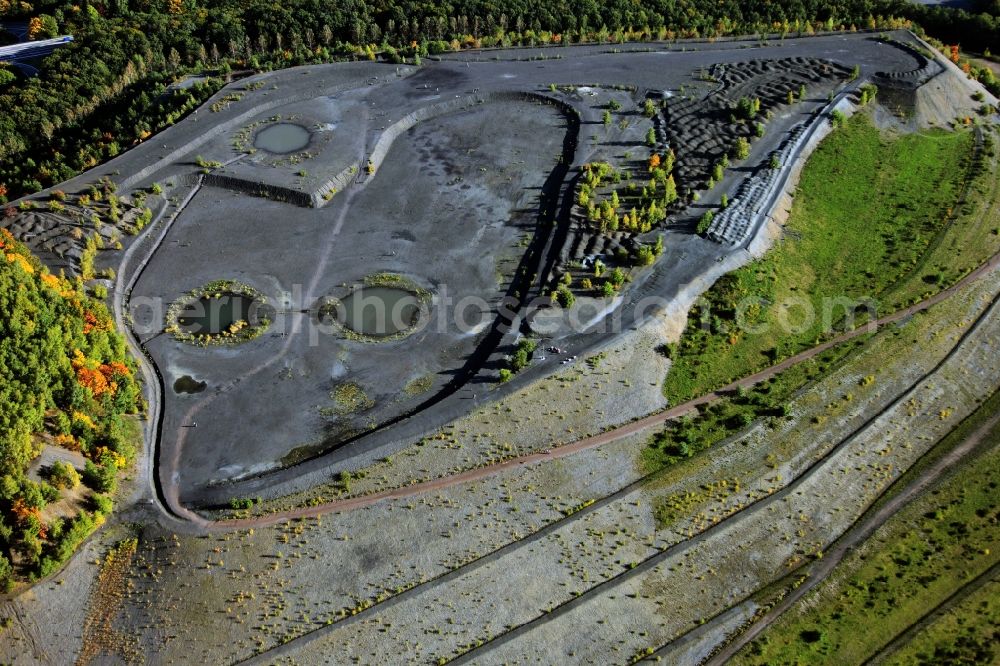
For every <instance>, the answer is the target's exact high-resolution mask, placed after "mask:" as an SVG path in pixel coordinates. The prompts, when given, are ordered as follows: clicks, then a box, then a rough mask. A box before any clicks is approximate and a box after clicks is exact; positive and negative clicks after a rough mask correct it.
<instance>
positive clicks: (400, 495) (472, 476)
mask: <svg viewBox="0 0 1000 666" xmlns="http://www.w3.org/2000/svg"><path fill="white" fill-rule="evenodd" d="M998 267H1000V253H997V254H995V255H993V257H991V258H990V259H989V260H988V261H987V262H985V263H983V264H982V265H980V266H979V267H978V268H976V269H974V270H973V271H972V272H970V273H969V274H968V275H966V276H965V277H964V278H962V279H961V280H959V281H958V282H956V283H955V284H954V285H952V286H951V287H948V288H947V289H944V290H942V291H939V292H938V293H936V294H934V295H933V296H931V297H930V298H928V299H927V300H924V301H921V302H919V303H915V304H914V305H911V306H909V307H906V308H903V309H902V310H898V311H896V312H894V313H892V314H889V315H886V316H885V317H881V318H879V319H877V320H875V321H873V322H870V323H869V324H866V325H865V326H862V327H859V328H856V329H854V330H851V331H848V332H846V333H842V334H841V335H838V336H837V337H835V338H832V339H831V340H829V341H827V342H824V343H822V344H820V345H817V346H815V347H812V348H810V349H807V350H805V351H802V352H799V353H798V354H795V355H794V356H791V357H789V358H787V359H785V360H784V361H781V362H780V363H777V364H775V365H772V366H770V367H768V368H765V369H764V370H761V371H760V372H756V373H754V374H752V375H749V376H747V377H744V378H743V379H738V380H736V381H735V382H732V383H730V384H728V385H726V386H724V387H722V388H721V389H719V390H717V391H712V392H711V393H707V394H705V395H702V396H699V397H697V398H694V399H692V400H688V401H687V402H684V403H681V404H679V405H676V406H674V407H671V408H670V409H667V410H664V411H662V412H657V413H655V414H652V415H650V416H647V417H645V418H642V419H639V420H638V421H633V422H632V423H628V424H626V425H623V426H621V427H619V428H615V429H613V430H609V431H607V432H603V433H600V434H598V435H594V436H592V437H587V438H584V439H580V440H577V441H575V442H573V443H571V444H565V445H563V446H558V447H555V448H552V449H550V450H548V451H543V452H539V453H531V454H528V455H524V456H520V457H517V458H511V459H510V460H506V461H504V462H501V463H496V464H494V465H486V466H484V467H477V468H475V469H470V470H467V471H465V472H460V473H458V474H453V475H451V476H446V477H442V478H439V479H433V480H431V481H424V482H422V483H415V484H413V485H409V486H405V487H402V488H394V489H392V490H386V491H383V492H379V493H373V494H371V495H363V496H360V497H352V498H348V499H342V500H334V501H331V502H325V503H323V504H317V505H315V506H307V507H301V508H297V509H290V510H288V511H281V512H277V513H273V514H269V515H266V516H257V517H253V518H235V519H225V520H209V519H207V518H204V517H203V516H200V515H195V516H194V517H191V518H190V520H191V522H193V523H194V524H196V525H198V526H199V527H201V528H203V529H205V530H207V531H227V530H235V529H246V528H250V527H265V526H268V525H275V524H277V523H281V522H285V521H287V520H291V519H295V518H314V517H317V516H322V515H325V514H328V513H334V512H345V511H353V510H356V509H361V508H364V507H367V506H371V505H373V504H376V503H378V502H384V501H387V500H394V499H405V498H409V497H414V496H417V495H423V494H425V493H431V492H436V491H439V490H443V489H446V488H452V487H454V486H459V485H464V484H467V483H471V482H473V481H481V480H483V479H487V478H490V477H493V476H496V475H498V474H501V473H503V472H506V471H508V470H511V469H516V468H518V467H521V466H522V465H534V464H537V463H542V462H546V461H549V460H557V459H559V458H565V457H567V456H571V455H573V454H575V453H579V452H580V451H586V450H587V449H592V448H595V447H598V446H602V445H604V444H608V443H610V442H614V441H618V440H620V439H622V438H624V437H628V436H630V435H634V434H636V433H640V432H643V431H645V430H649V429H651V428H655V427H658V426H662V425H663V424H664V423H666V422H667V421H669V420H671V419H675V418H677V417H679V416H683V415H684V414H687V413H689V412H691V411H693V410H694V409H696V408H697V407H699V406H701V405H705V404H708V403H710V402H714V401H715V400H718V399H719V398H720V397H722V396H723V395H724V394H725V393H727V392H731V391H734V390H736V389H737V388H739V387H750V386H753V385H755V384H758V383H760V382H763V381H766V380H768V379H771V378H772V377H774V376H775V375H778V374H780V373H781V372H783V371H785V370H787V369H789V368H791V367H793V366H795V365H798V364H799V363H802V362H803V361H807V360H809V359H812V358H814V357H816V356H818V355H819V354H822V353H823V352H825V351H826V350H828V349H830V348H832V347H835V346H837V345H839V344H842V343H844V342H847V341H848V340H852V339H854V338H856V337H858V336H861V335H866V334H868V333H874V332H875V331H876V330H878V329H879V328H880V327H882V326H885V325H887V324H891V323H894V322H898V321H900V320H903V319H906V318H907V317H910V316H912V315H914V314H916V313H918V312H923V311H924V310H927V309H928V308H930V307H932V306H934V305H936V304H938V303H940V302H942V301H944V300H946V299H947V298H950V297H951V296H952V295H954V294H955V292H957V291H959V290H960V289H962V288H963V287H965V286H967V285H969V284H971V283H972V282H974V281H976V280H978V279H980V278H981V277H983V276H984V275H986V274H988V273H990V272H992V271H993V270H996V269H997V268H998ZM178 508H180V509H182V510H183V512H184V513H185V514H186V515H188V516H191V515H192V512H191V511H190V510H188V509H184V508H183V507H178Z"/></svg>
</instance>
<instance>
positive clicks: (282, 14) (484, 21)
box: [0, 0, 1000, 203]
mask: <svg viewBox="0 0 1000 666" xmlns="http://www.w3.org/2000/svg"><path fill="white" fill-rule="evenodd" d="M996 5H997V0H983V1H982V2H981V9H982V10H983V11H982V12H978V11H977V12H975V13H971V12H964V11H955V10H951V9H944V8H928V7H921V6H915V5H912V4H911V3H909V2H906V1H905V0H888V1H886V0H791V1H789V2H781V3H776V2H771V1H770V0H741V1H737V0H644V1H643V2H634V1H633V0H611V1H609V2H596V0H559V1H558V2H557V1H556V0H531V1H530V2H529V1H528V0H504V1H501V2H483V1H482V0H451V1H446V2H441V3H426V2H416V1H414V0H346V1H344V2H338V3H330V2H320V0H292V1H291V2H283V3H274V2H265V1H264V0H109V1H88V0H84V1H83V2H79V3H72V2H67V1H65V0H40V1H38V2H35V3H34V4H32V3H29V2H24V1H21V0H0V18H14V19H18V20H22V21H27V22H28V23H29V32H31V33H32V34H34V35H35V36H37V37H46V36H49V35H53V34H66V33H68V34H73V35H74V36H75V37H76V41H75V42H74V43H73V44H72V45H71V46H68V47H64V48H61V49H58V50H57V51H56V52H55V53H54V54H53V55H51V56H49V57H48V58H47V59H46V60H45V61H44V63H42V66H41V75H40V76H39V77H37V78H34V79H30V80H24V79H22V78H18V77H15V76H14V75H13V73H12V71H11V70H5V69H4V68H2V67H0V203H2V201H3V199H2V197H3V196H7V197H10V198H13V197H17V196H21V195H22V194H25V193H30V192H33V191H37V190H38V189H41V188H43V187H47V186H50V185H52V184H54V183H57V182H60V181H62V180H64V179H65V178H67V177H69V176H71V175H73V174H74V173H77V172H79V171H81V170H83V169H86V168H88V167H90V166H93V165H94V164H97V163H99V162H101V161H104V160H106V159H108V158H110V157H113V156H114V155H115V154H117V153H118V152H120V151H122V150H125V149H127V148H128V147H129V146H131V145H133V144H134V143H136V142H138V141H141V140H143V139H144V138H146V137H148V136H149V135H150V134H151V133H153V132H156V131H157V130H159V129H161V128H162V127H164V126H166V125H168V124H170V123H172V122H174V121H175V120H177V119H178V118H180V117H181V116H183V115H184V113H186V112H187V111H189V110H190V109H191V108H193V107H194V106H196V105H197V104H198V103H200V102H201V101H203V100H204V99H205V98H206V97H207V96H208V95H209V94H210V93H211V92H213V91H214V90H215V89H217V88H218V86H219V85H220V81H218V80H215V81H212V82H210V83H208V84H207V85H204V86H200V87H198V88H194V89H190V90H187V91H183V92H175V93H174V94H167V93H166V92H165V86H166V85H167V84H168V83H169V82H170V80H171V79H173V78H174V77H176V76H179V75H180V74H182V73H185V72H188V71H192V70H203V69H211V70H214V71H218V72H220V73H222V74H225V73H226V72H227V71H228V70H229V68H230V67H233V68H239V69H255V70H259V69H268V68H273V67H282V66H288V65H296V64H303V63H309V62H323V61H330V60H333V59H337V58H356V57H369V58H374V57H376V54H379V55H380V56H381V57H385V58H388V59H390V60H399V59H401V58H404V57H413V56H415V55H426V54H427V53H435V52H441V51H444V50H448V49H456V48H465V47H477V46H478V47H486V46H510V45H537V44H559V43H561V44H566V43H575V42H580V41H594V40H603V41H620V40H625V39H650V38H657V39H673V38H681V37H709V38H711V37H720V36H725V35H731V34H747V33H758V32H779V33H786V34H797V33H800V32H801V33H808V32H814V31H816V30H823V29H839V28H849V27H851V26H854V27H858V28H868V27H876V26H877V27H893V26H897V25H901V23H900V21H903V20H905V19H916V20H917V21H919V22H922V23H924V24H925V25H927V26H928V27H929V28H930V29H931V30H932V32H933V31H937V32H938V33H939V37H940V38H941V39H943V40H945V41H949V42H961V43H963V45H964V46H966V48H976V49H979V50H982V49H984V48H986V47H987V46H990V45H996V44H997V43H998V35H1000V21H998V19H997V18H996V16H997V13H998V11H1000V9H998V8H997V6H996ZM0 39H3V36H2V35H0ZM9 39H10V36H9V35H7V36H6V41H9ZM994 50H996V49H994ZM4 190H6V192H4Z"/></svg>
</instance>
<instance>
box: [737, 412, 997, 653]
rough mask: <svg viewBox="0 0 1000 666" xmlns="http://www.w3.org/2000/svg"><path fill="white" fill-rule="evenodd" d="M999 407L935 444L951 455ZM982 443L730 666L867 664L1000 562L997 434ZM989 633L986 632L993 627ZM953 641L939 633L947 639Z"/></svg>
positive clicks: (923, 647) (928, 648)
mask: <svg viewBox="0 0 1000 666" xmlns="http://www.w3.org/2000/svg"><path fill="white" fill-rule="evenodd" d="M998 408H1000V395H994V396H993V397H992V398H990V400H988V401H987V402H986V403H985V404H984V405H983V407H981V408H980V409H979V410H978V411H977V412H976V414H975V415H974V416H973V417H970V419H967V420H966V421H965V422H964V423H963V424H962V425H961V426H960V427H959V428H958V429H956V430H955V431H954V432H953V433H952V434H951V435H949V437H948V438H946V440H945V441H943V442H942V443H941V445H940V447H939V448H940V449H941V450H946V449H947V448H950V447H951V446H954V445H955V444H957V443H958V442H960V441H961V440H962V439H964V438H965V437H967V436H968V434H969V433H970V432H972V431H973V430H975V429H976V428H977V427H978V425H980V424H981V423H982V420H983V419H985V418H988V417H989V416H991V415H993V414H995V413H996V410H997V409H998ZM986 445H987V446H988V447H989V448H988V449H987V452H986V453H983V454H981V455H979V456H978V457H976V458H974V459H973V460H971V461H969V462H968V463H966V464H965V465H963V466H962V467H961V468H959V469H957V470H956V471H955V473H953V474H951V475H950V476H949V477H948V478H947V479H946V480H944V481H943V482H940V483H938V484H937V485H936V486H935V487H933V488H932V490H931V491H930V492H928V493H925V494H924V495H923V496H921V497H920V498H918V499H917V500H915V501H914V502H912V503H911V504H909V505H907V506H906V507H905V508H904V509H903V510H902V511H900V512H899V513H898V514H896V515H895V516H894V517H893V518H892V519H891V520H890V521H889V522H888V523H886V525H885V526H883V527H882V528H881V529H880V530H879V531H878V532H876V534H875V535H874V536H873V537H872V539H870V540H869V541H868V542H866V544H865V545H864V546H863V547H862V548H860V549H859V550H858V551H856V552H854V553H852V554H851V555H849V556H848V557H847V558H845V560H844V561H843V562H842V563H841V564H840V565H839V566H838V568H837V569H836V570H835V571H834V573H833V575H832V576H831V577H830V579H829V580H828V581H826V582H824V583H823V584H822V585H821V586H819V587H818V588H817V589H816V590H813V591H811V592H810V593H809V594H807V595H806V596H805V597H804V598H803V599H802V600H800V601H799V602H798V603H797V604H796V605H795V606H793V607H792V608H791V609H790V610H789V611H788V612H787V613H786V614H785V615H784V616H783V617H782V618H780V619H779V620H778V621H777V622H776V623H775V624H774V625H772V626H771V627H770V628H769V629H768V630H767V631H766V632H764V634H763V635H762V636H761V637H759V638H758V639H757V640H755V641H754V642H752V643H751V644H750V645H748V646H747V647H746V648H745V649H744V650H743V651H742V652H741V653H740V654H739V655H738V656H737V658H736V659H735V660H734V663H737V664H792V663H810V662H812V663H816V662H822V661H829V660H831V659H835V660H836V661H837V663H844V664H856V663H862V662H864V661H865V660H867V659H868V658H870V657H871V656H873V654H875V653H876V652H878V651H879V650H880V649H881V648H882V646H884V645H885V644H887V643H888V642H889V641H891V640H892V639H893V638H894V637H895V636H897V635H899V634H900V633H902V632H903V631H905V630H906V629H907V628H908V627H910V626H911V625H913V624H914V623H915V622H917V621H918V620H919V619H920V618H921V617H922V616H923V615H924V614H925V613H927V611H928V610H929V609H931V608H934V607H935V606H936V605H937V604H939V603H940V602H941V601H943V600H944V599H946V598H947V597H948V596H949V595H951V594H952V593H953V592H954V591H955V590H957V589H959V588H960V587H961V586H962V585H963V584H965V583H966V582H968V581H970V580H972V579H973V578H975V577H976V576H978V575H979V574H981V573H982V572H984V571H986V570H987V569H989V568H990V567H991V566H993V565H994V564H996V563H997V562H998V561H1000V555H998V550H997V549H998V548H1000V533H998V532H997V530H996V520H997V513H998V501H997V497H996V487H997V478H1000V428H998V429H994V431H993V432H992V433H991V434H990V436H989V437H988V441H987V442H986ZM908 476H910V475H908ZM994 613H995V610H994ZM876 627H877V630H876V629H875V628H876ZM983 627H984V629H985V630H987V631H990V630H989V628H988V623H987V624H984V625H983ZM954 638H955V636H954V635H947V636H946V635H942V640H945V641H947V640H953V639H954ZM980 638H981V636H980ZM986 642H987V643H988V642H989V641H986ZM934 645H935V644H934V643H933V642H930V643H928V642H927V641H924V642H922V643H921V647H919V650H921V651H923V652H924V653H927V652H928V651H930V652H933V650H934ZM942 645H943V644H942ZM967 647H968V646H967ZM906 663H914V662H913V661H908V662H906ZM935 663H942V662H940V661H938V662H935Z"/></svg>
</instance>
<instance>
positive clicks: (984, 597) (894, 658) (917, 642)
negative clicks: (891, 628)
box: [884, 581, 1000, 666]
mask: <svg viewBox="0 0 1000 666" xmlns="http://www.w3.org/2000/svg"><path fill="white" fill-rule="evenodd" d="M997 643H1000V582H997V581H990V582H988V583H987V584H986V585H984V586H983V587H981V588H980V589H978V590H976V591H974V592H973V593H972V594H970V595H969V596H968V597H966V598H965V599H963V600H962V601H961V602H960V603H958V604H957V605H955V606H954V607H953V608H952V609H951V610H949V611H948V612H946V613H944V614H942V615H941V616H940V617H938V618H937V619H936V620H934V621H933V622H932V623H931V624H930V625H928V626H927V627H925V628H924V630H923V631H921V632H920V633H919V634H918V635H916V636H915V637H914V639H913V641H911V642H910V643H909V644H908V645H905V646H903V648H902V649H900V650H899V651H898V652H896V653H894V654H892V655H891V656H889V657H888V658H887V659H886V660H885V662H884V663H886V664H893V665H894V666H895V665H897V664H898V665H899V666H904V665H907V664H921V665H923V664H927V666H930V665H931V664H934V665H936V666H938V665H941V664H988V663H996V659H997V656H998V654H997V653H998V650H997V647H996V646H997Z"/></svg>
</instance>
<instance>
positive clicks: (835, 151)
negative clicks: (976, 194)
mask: <svg viewBox="0 0 1000 666" xmlns="http://www.w3.org/2000/svg"><path fill="white" fill-rule="evenodd" d="M972 145H973V135H972V133H971V132H970V131H961V132H948V131H931V132H921V133H916V134H909V135H894V134H887V133H883V132H880V131H879V130H878V129H877V128H875V127H874V125H872V123H871V120H870V119H869V117H868V115H867V114H863V113H862V114H858V115H856V116H854V117H853V118H852V119H851V120H850V121H849V122H848V123H847V124H846V126H844V127H842V128H840V129H838V130H836V131H835V132H834V133H833V134H831V136H830V137H828V138H827V139H826V140H825V141H824V142H823V143H822V144H821V145H820V146H819V148H818V149H817V150H816V152H815V153H814V154H813V156H812V157H811V158H810V160H809V162H808V164H807V165H806V167H805V169H804V171H803V174H802V178H801V181H800V184H799V189H798V192H797V193H796V196H795V200H794V204H793V207H792V212H791V216H790V218H789V221H788V224H787V226H786V235H785V238H784V239H783V240H782V241H780V242H779V243H778V244H777V245H776V246H775V247H774V249H772V250H771V252H769V253H768V254H767V255H766V256H765V258H764V259H762V260H761V261H758V262H754V263H753V264H750V265H748V266H746V267H744V268H742V269H740V270H737V271H735V272H733V273H731V274H729V275H727V276H725V277H724V278H722V279H721V280H719V282H718V283H717V284H716V285H715V286H713V287H712V289H710V290H709V292H708V293H707V294H706V297H705V299H703V301H702V302H701V304H699V305H698V306H696V307H695V308H694V309H692V312H691V315H690V318H689V322H688V328H687V330H686V331H685V333H684V336H683V337H682V339H681V341H680V342H679V343H678V344H676V345H672V346H671V348H670V350H669V352H670V355H671V358H672V359H673V366H672V368H671V370H670V373H669V375H668V376H667V379H666V381H665V384H664V393H665V395H666V396H667V397H668V398H669V399H670V400H671V402H680V401H683V400H685V399H687V398H691V397H693V396H696V395H700V394H703V393H705V392H707V391H709V390H712V389H714V388H717V387H719V386H722V385H724V384H726V383H728V382H730V381H732V380H733V379H736V378H738V377H741V376H744V375H747V374H749V373H751V372H753V371H756V370H759V369H761V368H763V367H766V366H768V365H770V364H772V363H774V362H775V361H777V360H780V359H782V358H785V357H787V356H790V355H792V354H794V353H796V352H798V351H801V350H802V349H805V348H807V347H810V346H813V345H814V344H816V343H817V342H818V341H820V340H821V339H822V338H823V336H824V334H826V333H827V332H829V331H830V330H831V328H836V327H837V326H840V325H842V322H843V319H844V316H845V314H846V313H847V312H849V311H850V312H853V311H854V307H855V306H856V305H857V304H858V303H861V302H863V301H865V300H866V299H871V300H872V301H873V302H874V303H875V306H876V311H877V312H880V313H887V312H889V311H891V310H894V309H896V307H895V305H896V303H897V302H898V301H899V300H900V299H910V298H911V296H912V294H911V290H909V289H906V290H904V289H902V288H901V285H904V284H907V283H909V282H911V281H913V280H918V281H919V282H920V284H921V285H922V287H920V288H919V293H922V292H924V291H927V290H928V289H936V288H939V287H940V285H941V284H943V283H944V282H945V281H946V279H947V277H948V276H939V275H937V273H938V272H939V271H937V269H936V268H935V267H932V268H931V269H929V270H933V271H934V272H935V277H934V282H933V283H929V282H925V281H924V276H923V275H922V274H921V275H918V273H920V270H919V269H920V268H921V267H922V266H924V264H925V263H926V259H925V254H926V253H927V252H928V251H929V250H930V249H932V248H938V247H940V248H942V249H941V252H942V255H944V254H945V253H946V251H949V250H950V246H949V245H945V244H943V243H941V242H940V240H941V238H942V234H943V233H944V232H945V231H951V230H952V229H953V228H958V227H959V226H960V223H959V222H954V223H952V222H951V219H952V218H951V213H952V212H953V211H952V208H953V207H954V205H955V203H956V201H957V199H958V198H959V194H960V192H961V190H962V187H963V184H964V182H965V180H966V178H967V176H968V174H969V173H970V168H969V166H970V162H971V160H970V157H971V155H972ZM981 180H982V181H987V180H988V179H985V178H983V179H981ZM941 261H943V259H941ZM890 292H892V296H891V298H889V301H888V302H885V303H883V302H882V300H883V297H884V296H885V295H886V294H889V293H890Z"/></svg>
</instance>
